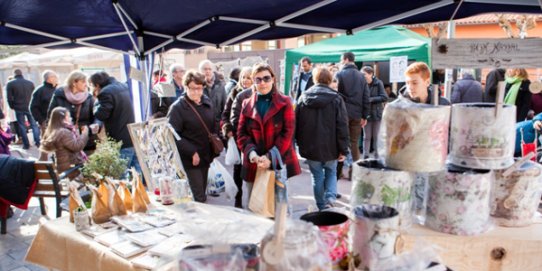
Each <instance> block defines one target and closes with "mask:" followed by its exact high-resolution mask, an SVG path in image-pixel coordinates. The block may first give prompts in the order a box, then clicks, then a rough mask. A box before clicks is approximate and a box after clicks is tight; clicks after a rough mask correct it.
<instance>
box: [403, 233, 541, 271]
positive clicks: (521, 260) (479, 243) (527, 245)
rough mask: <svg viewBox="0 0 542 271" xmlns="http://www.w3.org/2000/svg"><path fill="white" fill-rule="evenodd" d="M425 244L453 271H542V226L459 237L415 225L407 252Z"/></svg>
mask: <svg viewBox="0 0 542 271" xmlns="http://www.w3.org/2000/svg"><path fill="white" fill-rule="evenodd" d="M420 241H422V242H423V241H425V242H427V243H428V244H431V245H436V246H437V247H439V248H440V250H438V251H437V253H438V254H439V255H440V257H441V258H442V263H443V264H446V265H447V266H448V267H450V268H451V269H452V270H454V271H473V270H476V271H497V270H498V271H501V270H522V271H529V270H532V271H539V270H542V224H534V225H531V226H529V227H523V228H505V227H498V226H495V227H494V228H493V229H491V230H489V231H488V232H486V233H484V234H482V235H479V236H456V235H449V234H444V233H440V232H437V231H433V230H431V229H429V228H425V227H422V226H419V225H413V226H412V228H411V229H409V231H408V234H406V235H405V245H406V247H405V248H406V250H409V249H410V248H412V247H413V246H414V245H415V244H416V242H420Z"/></svg>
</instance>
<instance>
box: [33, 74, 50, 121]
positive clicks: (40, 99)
mask: <svg viewBox="0 0 542 271" xmlns="http://www.w3.org/2000/svg"><path fill="white" fill-rule="evenodd" d="M54 92H55V87H54V86H53V85H52V84H49V83H47V82H43V85H41V86H39V87H38V88H36V90H34V93H32V99H31V100H30V113H32V117H34V120H36V121H37V122H38V123H39V124H42V123H44V122H45V121H47V109H49V104H50V103H51V98H53V93H54Z"/></svg>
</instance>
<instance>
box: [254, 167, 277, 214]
mask: <svg viewBox="0 0 542 271" xmlns="http://www.w3.org/2000/svg"><path fill="white" fill-rule="evenodd" d="M248 209H250V210H251V211H252V212H254V213H256V214H259V215H261V216H265V217H274V216H275V172H274V171H273V170H268V169H260V168H258V170H257V171H256V177H255V178H254V186H253V187H252V193H251V194H250V201H249V202H248Z"/></svg>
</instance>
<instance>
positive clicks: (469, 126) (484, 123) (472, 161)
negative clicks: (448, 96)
mask: <svg viewBox="0 0 542 271" xmlns="http://www.w3.org/2000/svg"><path fill="white" fill-rule="evenodd" d="M501 109H502V111H501V112H500V113H499V114H498V116H497V117H496V116H495V104H491V103H464V104H454V105H453V106H452V124H451V128H450V129H451V130H450V154H449V162H450V163H452V164H454V165H457V166H461V167H467V168H476V169H504V168H508V167H510V166H511V165H512V164H513V163H514V148H515V144H516V128H515V127H516V107H515V106H513V105H503V107H502V108H501Z"/></svg>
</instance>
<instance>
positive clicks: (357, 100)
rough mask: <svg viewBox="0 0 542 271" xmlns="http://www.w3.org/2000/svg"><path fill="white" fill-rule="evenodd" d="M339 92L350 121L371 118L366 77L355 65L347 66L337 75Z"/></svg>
mask: <svg viewBox="0 0 542 271" xmlns="http://www.w3.org/2000/svg"><path fill="white" fill-rule="evenodd" d="M337 79H338V80H339V85H338V91H339V93H340V94H341V95H342V96H343V99H344V102H345V104H346V111H347V112H348V118H349V119H367V118H368V116H369V107H370V106H369V90H368V86H367V81H366V80H365V77H363V75H362V74H361V72H359V71H358V68H357V67H356V65H354V64H351V63H349V64H346V65H345V66H344V67H343V68H342V70H341V71H339V72H338V73H337Z"/></svg>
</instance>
